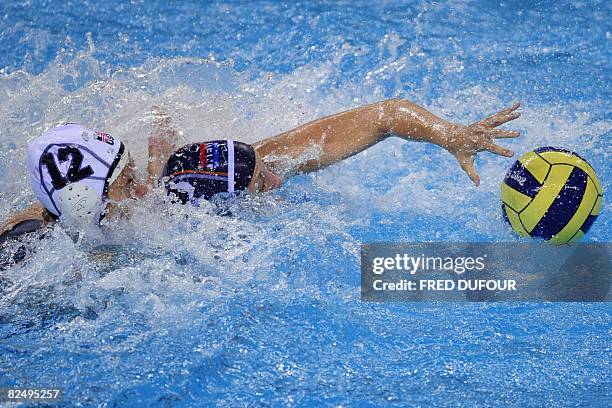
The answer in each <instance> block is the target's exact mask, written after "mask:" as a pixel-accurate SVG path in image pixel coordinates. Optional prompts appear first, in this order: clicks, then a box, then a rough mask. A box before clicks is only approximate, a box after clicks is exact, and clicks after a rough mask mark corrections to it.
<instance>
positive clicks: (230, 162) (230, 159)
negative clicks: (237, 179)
mask: <svg viewBox="0 0 612 408" xmlns="http://www.w3.org/2000/svg"><path fill="white" fill-rule="evenodd" d="M227 192H228V193H233V192H234V141H233V140H230V139H228V140H227Z"/></svg>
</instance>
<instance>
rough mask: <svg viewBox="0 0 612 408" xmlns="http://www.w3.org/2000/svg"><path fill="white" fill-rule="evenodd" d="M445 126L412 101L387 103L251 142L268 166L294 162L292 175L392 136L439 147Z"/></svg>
mask: <svg viewBox="0 0 612 408" xmlns="http://www.w3.org/2000/svg"><path fill="white" fill-rule="evenodd" d="M448 126H450V124H449V123H448V122H446V121H444V120H443V119H440V118H438V117H437V116H435V115H433V114H431V113H430V112H428V111H427V110H425V109H424V108H421V107H419V106H417V105H415V104H413V103H411V102H408V101H403V100H395V99H392V100H387V101H383V102H378V103H375V104H372V105H367V106H364V107H361V108H357V109H352V110H349V111H346V112H341V113H337V114H335V115H331V116H327V117H324V118H322V119H318V120H315V121H313V122H310V123H307V124H305V125H302V126H300V127H298V128H296V129H293V130H290V131H288V132H285V133H282V134H280V135H278V136H275V137H272V138H269V139H265V140H263V141H261V142H259V143H256V144H255V149H256V150H257V151H258V152H259V154H260V155H261V156H262V157H264V158H265V160H266V161H269V162H273V163H274V162H286V161H292V162H293V163H294V166H293V170H294V171H295V172H298V173H299V172H310V171H315V170H319V169H321V168H324V167H327V166H329V165H331V164H334V163H337V162H339V161H341V160H343V159H346V158H347V157H350V156H353V155H355V154H357V153H359V152H362V151H363V150H365V149H367V148H368V147H370V146H372V145H375V144H376V143H378V142H380V141H382V140H384V139H385V138H386V137H388V136H389V135H391V134H395V135H397V136H399V137H402V138H405V139H411V140H418V141H427V142H431V143H436V144H442V143H443V137H442V135H443V133H444V130H445V129H447V128H448Z"/></svg>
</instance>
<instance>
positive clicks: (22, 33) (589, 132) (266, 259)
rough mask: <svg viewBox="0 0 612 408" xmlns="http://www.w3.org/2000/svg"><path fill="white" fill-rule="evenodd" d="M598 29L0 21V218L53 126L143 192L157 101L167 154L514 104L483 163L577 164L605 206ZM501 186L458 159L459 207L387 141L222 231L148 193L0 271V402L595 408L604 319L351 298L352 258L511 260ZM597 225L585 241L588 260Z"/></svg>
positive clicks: (18, 11) (368, 17)
mask: <svg viewBox="0 0 612 408" xmlns="http://www.w3.org/2000/svg"><path fill="white" fill-rule="evenodd" d="M611 17H612V6H610V4H609V3H608V2H604V1H601V2H598V1H595V2H572V3H569V2H546V1H544V2H537V3H529V4H528V3H527V2H525V4H523V3H522V2H488V1H480V2H476V1H451V2H448V3H447V2H444V3H440V4H434V3H430V2H425V1H422V2H416V1H410V2H400V1H382V2H375V4H372V2H361V1H358V2H354V1H350V2H348V1H346V2H344V1H339V2H303V3H302V2H299V3H286V4H281V3H278V2H275V1H269V2H268V1H258V2H242V1H233V2H212V3H206V4H203V3H200V2H176V3H175V2H149V1H147V2H144V1H142V2H141V1H132V2H129V3H127V2H119V1H111V2H107V3H105V4H104V5H102V3H99V2H93V1H85V2H76V1H75V2H64V1H30V2H20V1H16V2H10V3H9V2H3V3H2V4H0V57H1V58H0V69H1V70H0V97H1V98H2V102H1V104H0V217H1V218H2V219H4V218H5V217H7V216H9V215H10V214H12V213H13V212H14V211H16V210H17V209H20V208H23V207H25V206H26V205H28V204H29V203H31V202H33V195H32V193H31V192H30V190H29V187H28V185H27V172H26V168H25V149H26V146H27V143H28V141H30V140H32V139H33V138H34V137H36V136H37V135H39V134H40V133H41V132H42V131H44V130H45V129H47V128H49V127H51V126H53V125H56V124H58V123H61V122H65V121H74V122H80V123H84V124H88V125H89V126H91V127H94V128H97V129H103V130H106V131H108V132H109V133H111V134H113V135H116V136H118V137H120V138H121V139H122V140H124V141H126V142H127V144H128V146H129V148H130V150H131V151H132V153H133V154H134V156H135V158H136V160H137V163H138V164H139V165H140V168H141V169H143V168H144V164H145V160H146V156H145V154H146V139H147V135H148V133H149V132H150V130H151V115H150V108H151V106H152V105H154V104H157V105H160V106H162V107H164V108H165V109H166V110H167V111H168V112H169V113H170V114H171V115H172V116H173V118H174V120H175V123H176V126H177V128H178V129H179V130H180V131H181V134H182V136H181V137H182V141H183V142H185V143H187V142H193V141H200V140H205V139H210V138H225V137H232V138H235V139H238V140H242V141H246V142H254V141H257V140H260V139H262V138H264V137H268V136H271V135H274V134H276V133H279V132H281V131H284V130H287V129H290V128H292V127H295V126H297V125H299V124H301V123H304V122H306V121H308V120H311V119H314V118H317V117H319V116H322V115H325V114H330V113H333V112H337V111H340V110H344V109H347V108H351V107H355V106H359V105H362V104H365V103H369V102H374V101H378V100H381V99H384V98H389V97H402V98H407V99H410V100H413V101H415V102H417V103H419V104H422V105H425V106H426V107H427V108H428V109H430V110H431V111H433V112H435V113H437V114H439V115H441V116H443V117H446V118H448V119H452V120H455V121H460V122H464V123H467V122H470V121H474V120H476V119H479V118H480V117H482V116H483V115H485V114H490V113H492V112H494V111H495V110H497V109H498V108H501V107H503V106H505V105H508V104H510V103H511V102H512V101H514V100H521V101H522V102H523V108H522V110H523V112H524V113H523V116H522V117H521V118H520V119H519V120H517V121H516V122H513V123H515V126H516V127H517V128H519V129H520V130H522V132H523V136H522V137H521V139H519V140H513V141H507V142H505V145H507V146H510V147H512V148H513V149H515V150H516V151H517V153H519V154H520V153H523V152H526V151H528V150H530V149H532V148H535V147H538V146H542V145H556V146H563V147H566V148H570V149H572V150H576V151H578V152H580V153H581V154H582V155H583V156H585V157H586V158H588V160H589V161H590V162H591V164H592V165H593V167H594V168H595V169H596V170H597V172H598V174H599V176H600V179H601V182H602V185H603V188H604V190H605V191H606V192H607V191H609V189H610V165H609V163H610V157H609V155H610V151H611V143H610V140H611V138H610V136H611V128H612V126H611V124H612V117H611V116H610V112H611V111H612V110H611V109H610V89H611V88H610V86H611V78H612V75H611V58H610V53H611V52H610V50H611V49H612V48H611V47H610V41H611V36H612V34H611V32H612V28H611V25H610V21H612V18H611ZM510 164H511V161H510V160H508V159H504V158H500V157H496V156H493V155H490V154H482V155H480V156H479V158H478V160H477V167H478V170H479V172H480V174H481V177H482V180H483V183H482V185H481V186H480V187H479V188H475V187H473V186H472V185H470V183H469V181H468V179H467V177H466V176H465V175H463V174H462V173H461V171H460V170H459V168H458V166H457V165H456V163H455V162H454V159H452V157H450V155H448V154H447V153H445V152H443V151H441V150H440V149H438V148H435V147H432V146H427V145H422V144H416V143H407V142H404V141H401V140H399V139H389V140H387V141H385V142H383V143H381V144H380V145H378V146H376V147H374V148H372V149H370V150H368V151H367V152H365V153H363V154H360V155H358V156H355V157H353V158H351V159H349V160H347V161H346V162H344V163H342V164H339V165H336V166H333V167H330V168H328V169H326V170H324V171H321V172H318V173H315V174H311V175H308V176H299V177H295V178H293V179H291V180H290V181H289V182H288V183H287V185H286V186H285V187H284V188H283V189H281V190H278V191H276V192H273V193H269V194H263V195H259V196H250V197H245V198H242V199H239V200H235V201H233V202H231V203H228V204H227V205H228V206H229V210H230V211H231V213H232V214H234V216H233V217H227V216H219V215H217V213H218V208H216V207H215V206H213V205H208V204H207V205H204V206H203V207H202V208H199V209H196V208H190V207H189V208H187V207H172V206H168V205H166V204H163V203H162V202H161V197H162V194H161V193H160V192H155V193H153V194H151V195H150V196H149V197H148V198H147V200H146V201H145V202H144V203H143V204H142V205H141V206H139V207H137V208H134V212H135V215H134V217H133V218H132V219H131V220H130V221H129V222H121V223H120V222H113V223H112V224H111V225H109V226H108V227H107V228H105V230H104V231H102V232H101V233H100V234H99V235H98V236H92V237H89V238H87V239H85V240H84V241H82V242H79V243H76V244H75V243H74V242H73V241H72V240H71V239H70V238H69V237H67V236H66V235H65V234H64V233H63V232H62V231H61V230H60V229H53V230H52V231H51V232H49V233H48V236H47V237H46V238H45V239H42V240H41V241H40V242H39V243H38V244H37V246H38V248H39V249H38V250H37V251H36V252H35V253H33V254H32V255H31V257H30V259H29V260H28V261H27V262H25V263H23V264H20V265H17V266H14V267H11V268H9V269H7V270H5V271H3V272H1V273H2V275H1V279H0V338H1V339H2V340H1V341H0V386H27V385H30V386H60V387H63V388H64V389H65V399H64V403H66V404H68V405H75V404H77V403H82V404H84V405H98V404H102V403H105V402H106V403H108V405H109V406H121V405H132V404H133V403H134V402H136V403H137V404H139V405H159V404H162V405H163V404H165V405H168V406H172V405H183V406H187V405H193V404H202V405H213V404H217V405H220V406H255V405H259V404H269V405H289V406H293V405H296V406H308V405H313V406H314V405H320V404H329V405H334V406H344V405H355V406H380V405H383V404H388V405H397V406H403V405H414V406H419V405H422V406H429V405H448V404H451V402H452V405H465V406H475V405H476V406H483V405H501V404H509V405H516V406H542V405H572V406H574V405H589V406H607V405H609V404H610V389H611V388H612V387H611V384H610V374H609V373H610V362H611V354H610V335H611V334H612V330H611V325H610V322H611V320H610V319H611V314H612V309H611V308H610V306H609V304H491V305H487V304H459V303H457V304H453V303H449V304H399V303H398V304H364V303H362V302H360V300H359V248H360V243H362V242H370V241H514V240H516V238H515V237H514V236H513V235H512V234H511V232H510V231H509V228H508V227H507V226H506V225H505V224H504V222H503V220H502V216H501V213H500V208H499V207H500V206H499V193H498V188H499V184H500V182H501V180H502V178H503V175H504V173H505V171H506V169H507V168H508V167H509V166H510ZM226 210H227V209H226ZM609 216H610V212H609V210H608V205H607V204H606V203H605V202H604V206H603V212H602V215H601V216H600V217H599V219H598V220H597V222H596V223H595V224H594V226H593V228H592V229H591V231H590V232H589V234H588V236H587V237H586V240H587V241H597V242H607V241H610V221H609V218H610V217H609ZM9 249H10V248H9ZM108 253H110V254H112V257H109V256H108V255H107V254H108Z"/></svg>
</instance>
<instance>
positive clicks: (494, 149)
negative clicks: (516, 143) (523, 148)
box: [487, 143, 514, 157]
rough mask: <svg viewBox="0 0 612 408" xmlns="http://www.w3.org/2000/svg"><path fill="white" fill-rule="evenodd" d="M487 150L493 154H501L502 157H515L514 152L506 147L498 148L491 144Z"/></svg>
mask: <svg viewBox="0 0 612 408" xmlns="http://www.w3.org/2000/svg"><path fill="white" fill-rule="evenodd" d="M487 150H488V151H490V152H491V153H495V154H499V155H500V156H505V157H512V156H514V152H513V151H512V150H510V149H506V148H504V147H501V146H498V145H496V144H493V143H491V144H490V145H488V146H487Z"/></svg>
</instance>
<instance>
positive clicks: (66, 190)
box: [28, 123, 128, 224]
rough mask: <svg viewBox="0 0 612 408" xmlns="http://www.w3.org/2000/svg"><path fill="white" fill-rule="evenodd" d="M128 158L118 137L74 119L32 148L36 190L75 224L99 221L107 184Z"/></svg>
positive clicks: (30, 159)
mask: <svg viewBox="0 0 612 408" xmlns="http://www.w3.org/2000/svg"><path fill="white" fill-rule="evenodd" d="M127 161H128V153H127V151H126V149H125V147H124V145H123V143H122V142H121V141H120V140H118V139H117V138H114V137H112V136H110V135H108V134H106V133H102V132H96V131H94V130H91V129H87V128H85V127H84V126H81V125H78V124H75V123H69V124H66V125H64V126H60V127H56V128H53V129H49V130H48V131H46V132H45V133H44V134H43V135H42V136H40V137H39V138H37V139H35V140H34V141H32V142H31V143H30V145H29V146H28V170H29V173H30V185H31V186H32V190H33V191H34V194H35V195H36V197H37V198H38V199H39V200H40V202H41V203H42V204H43V206H44V207H45V208H46V209H47V210H48V211H49V212H50V213H52V214H54V215H56V216H58V217H62V218H66V222H69V223H72V224H75V223H77V222H79V223H89V222H90V221H92V220H93V221H95V222H98V221H99V220H100V215H101V214H102V210H103V204H104V199H105V198H106V195H107V193H108V188H109V187H110V185H111V184H112V183H113V182H114V181H115V180H116V179H117V177H119V174H121V172H122V171H123V169H124V168H125V166H126V164H127Z"/></svg>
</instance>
